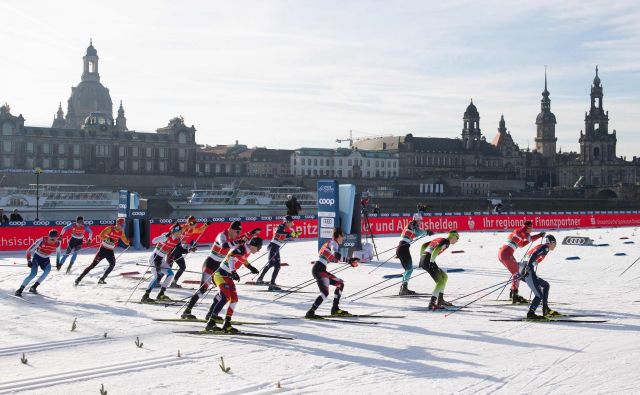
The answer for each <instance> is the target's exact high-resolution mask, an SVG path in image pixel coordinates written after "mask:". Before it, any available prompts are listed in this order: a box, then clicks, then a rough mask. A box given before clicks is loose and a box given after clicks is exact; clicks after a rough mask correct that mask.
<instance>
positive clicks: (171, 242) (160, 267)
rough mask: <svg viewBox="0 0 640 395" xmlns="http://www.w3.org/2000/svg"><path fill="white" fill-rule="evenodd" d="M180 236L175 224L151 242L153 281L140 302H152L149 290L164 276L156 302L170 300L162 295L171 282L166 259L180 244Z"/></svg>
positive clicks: (150, 260)
mask: <svg viewBox="0 0 640 395" xmlns="http://www.w3.org/2000/svg"><path fill="white" fill-rule="evenodd" d="M181 236H182V227H181V226H180V225H179V224H175V225H173V226H172V227H171V229H170V230H169V232H167V233H165V234H162V235H160V236H158V237H156V238H154V239H153V240H152V242H153V243H154V244H155V245H156V248H155V250H153V254H151V257H150V258H149V266H151V273H152V274H153V279H152V280H151V281H150V282H149V286H148V287H147V290H146V291H145V293H144V295H143V296H142V300H141V302H143V303H150V302H154V300H153V299H151V297H150V296H149V295H150V294H151V290H152V289H153V288H155V286H156V284H158V283H160V275H161V274H162V275H164V276H165V278H164V280H163V281H162V285H161V287H160V292H159V293H158V296H157V298H156V299H157V300H171V299H170V298H169V297H168V296H166V295H165V294H164V293H165V291H166V290H167V287H168V286H169V284H171V281H172V280H173V270H171V262H168V261H167V259H166V258H167V257H168V256H169V255H170V254H171V252H172V251H173V250H174V249H175V248H176V246H177V245H179V244H180V241H181Z"/></svg>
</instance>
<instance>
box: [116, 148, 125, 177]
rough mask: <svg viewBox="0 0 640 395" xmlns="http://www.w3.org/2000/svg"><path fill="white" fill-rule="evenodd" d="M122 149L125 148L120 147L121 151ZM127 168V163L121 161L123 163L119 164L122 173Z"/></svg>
mask: <svg viewBox="0 0 640 395" xmlns="http://www.w3.org/2000/svg"><path fill="white" fill-rule="evenodd" d="M122 148H123V147H120V149H122ZM125 166H126V162H125V161H123V160H121V161H119V162H118V169H120V171H124V170H125V168H126V167H125Z"/></svg>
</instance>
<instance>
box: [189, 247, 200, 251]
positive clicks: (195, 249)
mask: <svg viewBox="0 0 640 395" xmlns="http://www.w3.org/2000/svg"><path fill="white" fill-rule="evenodd" d="M197 250H198V247H196V246H193V247H191V248H189V252H196V251H197Z"/></svg>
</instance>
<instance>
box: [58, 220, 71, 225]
mask: <svg viewBox="0 0 640 395" xmlns="http://www.w3.org/2000/svg"><path fill="white" fill-rule="evenodd" d="M70 223H71V221H56V225H69V224H70Z"/></svg>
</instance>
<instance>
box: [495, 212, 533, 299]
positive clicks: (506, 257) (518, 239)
mask: <svg viewBox="0 0 640 395" xmlns="http://www.w3.org/2000/svg"><path fill="white" fill-rule="evenodd" d="M532 230H533V223H532V222H531V221H524V224H523V226H522V227H520V228H517V229H515V230H514V231H513V232H511V233H510V234H509V237H507V241H506V242H505V243H504V244H503V245H502V247H500V250H499V251H498V260H499V261H500V262H502V264H503V265H504V267H506V268H507V269H508V270H509V273H511V275H512V276H513V277H512V281H511V291H510V292H509V299H511V301H512V302H513V303H514V304H517V303H520V304H526V303H529V301H528V300H527V299H525V298H523V297H522V296H520V295H518V288H519V286H520V279H519V276H518V275H517V274H518V261H516V258H515V257H514V256H513V253H514V252H515V251H516V249H517V248H518V247H526V246H527V245H529V243H532V242H534V241H535V240H538V239H539V238H541V237H542V236H544V232H540V233H538V234H537V235H533V236H531V231H532Z"/></svg>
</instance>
